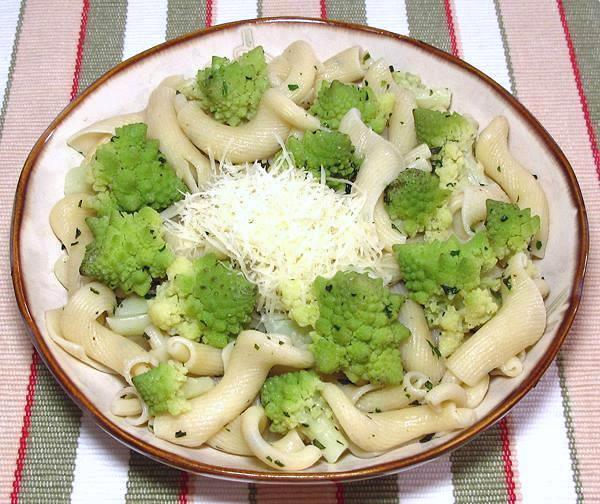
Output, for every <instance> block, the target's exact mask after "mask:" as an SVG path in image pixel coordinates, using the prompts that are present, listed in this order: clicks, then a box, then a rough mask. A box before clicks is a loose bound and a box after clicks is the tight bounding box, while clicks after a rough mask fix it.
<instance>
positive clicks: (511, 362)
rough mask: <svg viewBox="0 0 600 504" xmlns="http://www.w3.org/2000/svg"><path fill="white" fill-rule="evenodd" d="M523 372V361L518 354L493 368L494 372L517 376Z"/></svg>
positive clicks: (512, 376) (495, 373)
mask: <svg viewBox="0 0 600 504" xmlns="http://www.w3.org/2000/svg"><path fill="white" fill-rule="evenodd" d="M522 372H523V361H522V360H521V359H519V357H518V356H517V355H513V356H512V357H511V358H510V359H508V360H507V361H506V362H505V363H504V364H502V365H501V366H498V367H497V368H496V369H494V370H492V374H494V375H500V376H507V377H508V378H515V377H516V376H519V375H520V374H521V373H522Z"/></svg>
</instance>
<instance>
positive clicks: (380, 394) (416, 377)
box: [356, 371, 429, 412]
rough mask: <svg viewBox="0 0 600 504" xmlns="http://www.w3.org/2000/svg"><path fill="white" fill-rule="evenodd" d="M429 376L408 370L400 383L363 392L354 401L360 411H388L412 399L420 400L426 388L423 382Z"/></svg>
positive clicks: (412, 400) (401, 406)
mask: <svg viewBox="0 0 600 504" xmlns="http://www.w3.org/2000/svg"><path fill="white" fill-rule="evenodd" d="M428 381H429V377H428V376H426V375H424V374H423V373H420V372H418V371H409V372H407V373H406V374H405V375H404V379H403V381H402V385H393V386H390V387H384V388H381V389H378V390H374V391H372V392H369V393H367V394H364V395H363V396H362V397H360V398H359V399H358V401H357V402H356V407H357V408H358V409H359V410H361V411H366V412H372V411H390V410H396V409H400V408H404V407H406V406H408V405H409V404H410V403H412V402H414V401H421V400H422V399H423V398H424V397H425V394H427V389H426V388H425V384H426V383H427V382H428Z"/></svg>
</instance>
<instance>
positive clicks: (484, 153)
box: [475, 116, 550, 257]
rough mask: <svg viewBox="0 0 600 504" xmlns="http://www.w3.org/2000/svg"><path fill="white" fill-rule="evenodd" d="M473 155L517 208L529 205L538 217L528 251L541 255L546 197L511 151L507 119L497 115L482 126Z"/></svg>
mask: <svg viewBox="0 0 600 504" xmlns="http://www.w3.org/2000/svg"><path fill="white" fill-rule="evenodd" d="M475 155H476V156H477V159H478V160H479V161H480V162H481V164H483V167H484V169H485V174H486V175H487V176H488V177H490V178H492V179H493V180H495V181H496V182H497V183H498V184H500V186H501V187H502V189H504V191H505V192H506V194H508V196H509V197H510V199H511V201H512V202H513V203H516V204H517V205H518V206H519V208H530V209H531V214H532V215H537V216H539V218H540V229H539V231H538V232H537V233H536V235H535V236H534V237H533V246H532V247H531V253H532V254H533V255H534V256H536V257H544V254H545V252H546V245H547V242H548V228H549V224H550V223H549V211H548V200H547V198H546V194H545V193H544V190H543V189H542V186H541V185H540V184H539V182H538V181H537V180H536V179H535V178H534V176H533V175H532V174H531V173H530V172H529V171H528V170H526V169H525V168H524V167H523V165H521V164H520V163H519V161H518V160H517V159H516V158H515V157H514V156H513V155H512V153H511V152H510V150H509V147H508V121H507V120H506V117H503V116H498V117H496V118H495V119H494V120H492V122H491V123H490V124H489V125H488V126H487V128H485V129H484V130H483V131H482V132H481V134H480V135H479V138H478V139H477V142H476V144H475Z"/></svg>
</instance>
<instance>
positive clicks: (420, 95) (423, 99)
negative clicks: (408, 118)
mask: <svg viewBox="0 0 600 504" xmlns="http://www.w3.org/2000/svg"><path fill="white" fill-rule="evenodd" d="M393 76H394V80H395V81H396V84H398V85H399V86H400V87H402V88H404V89H407V90H408V91H410V92H411V93H412V94H413V96H414V97H415V100H416V101H417V106H418V107H420V108H426V109H434V110H448V108H450V100H451V99H452V94H451V93H450V90H449V89H448V88H430V87H428V86H426V85H425V84H423V82H422V81H421V78H420V77H419V76H418V75H415V74H412V73H410V72H400V71H398V72H394V73H393Z"/></svg>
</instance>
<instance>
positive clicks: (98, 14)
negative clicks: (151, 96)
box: [79, 0, 127, 93]
mask: <svg viewBox="0 0 600 504" xmlns="http://www.w3.org/2000/svg"><path fill="white" fill-rule="evenodd" d="M126 19H127V2H123V1H121V0H92V1H91V2H90V11H89V13H88V22H87V33H86V36H85V43H84V46H83V58H82V63H81V64H82V68H81V76H80V80H79V92H80V93H81V92H82V91H83V90H84V89H85V88H86V87H88V86H89V85H90V84H91V83H92V82H94V81H95V80H96V79H97V78H98V77H100V76H101V75H102V74H104V73H105V72H107V71H108V70H110V69H111V68H112V67H113V66H115V65H116V64H117V63H119V62H120V61H121V58H122V56H123V39H124V33H125V20H126Z"/></svg>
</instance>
